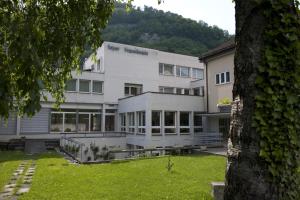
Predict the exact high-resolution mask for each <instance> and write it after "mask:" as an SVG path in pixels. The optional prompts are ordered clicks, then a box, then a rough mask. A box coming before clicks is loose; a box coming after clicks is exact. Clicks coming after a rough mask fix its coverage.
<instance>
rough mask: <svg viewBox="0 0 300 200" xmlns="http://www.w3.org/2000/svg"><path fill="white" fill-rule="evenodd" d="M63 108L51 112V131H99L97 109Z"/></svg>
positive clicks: (99, 119)
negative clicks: (59, 110)
mask: <svg viewBox="0 0 300 200" xmlns="http://www.w3.org/2000/svg"><path fill="white" fill-rule="evenodd" d="M76 112H77V111H76V110H73V109H64V110H63V111H62V112H55V111H54V112H51V125H50V127H51V128H50V130H51V132H64V133H74V132H77V131H78V132H90V131H101V113H100V112H99V111H98V110H79V111H78V115H77V113H76Z"/></svg>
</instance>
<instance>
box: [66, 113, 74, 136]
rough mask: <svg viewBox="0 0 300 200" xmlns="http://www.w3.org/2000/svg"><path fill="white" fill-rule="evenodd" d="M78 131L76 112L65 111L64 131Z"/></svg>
mask: <svg viewBox="0 0 300 200" xmlns="http://www.w3.org/2000/svg"><path fill="white" fill-rule="evenodd" d="M75 131H76V113H65V119H64V132H75Z"/></svg>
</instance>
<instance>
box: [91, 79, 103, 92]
mask: <svg viewBox="0 0 300 200" xmlns="http://www.w3.org/2000/svg"><path fill="white" fill-rule="evenodd" d="M102 84H103V82H102V81H93V93H99V94H102V93H103V92H102Z"/></svg>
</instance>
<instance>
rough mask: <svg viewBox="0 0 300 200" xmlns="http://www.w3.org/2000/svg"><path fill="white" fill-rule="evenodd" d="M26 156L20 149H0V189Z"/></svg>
mask: <svg viewBox="0 0 300 200" xmlns="http://www.w3.org/2000/svg"><path fill="white" fill-rule="evenodd" d="M25 158H26V156H25V155H24V154H23V153H22V152H20V151H0V191H2V189H3V187H4V185H5V184H7V183H8V181H9V179H10V178H11V176H12V174H13V172H14V171H15V170H16V169H17V168H18V166H19V164H20V163H21V162H22V160H23V159H25Z"/></svg>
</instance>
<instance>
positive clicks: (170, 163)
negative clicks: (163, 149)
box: [166, 156, 174, 172]
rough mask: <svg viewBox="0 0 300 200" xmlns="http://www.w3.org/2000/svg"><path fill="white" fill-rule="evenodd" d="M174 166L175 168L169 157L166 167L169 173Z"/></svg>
mask: <svg viewBox="0 0 300 200" xmlns="http://www.w3.org/2000/svg"><path fill="white" fill-rule="evenodd" d="M173 166H174V163H173V162H172V161H171V156H168V163H167V166H166V168H167V170H168V172H170V171H171V170H172V168H173Z"/></svg>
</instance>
